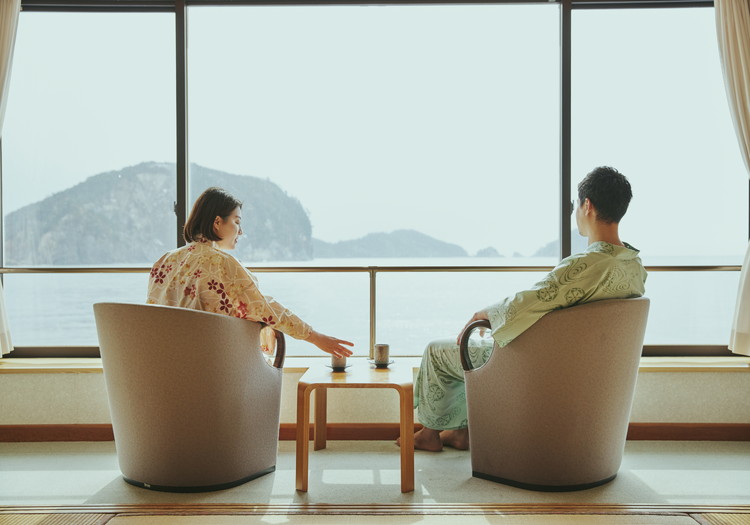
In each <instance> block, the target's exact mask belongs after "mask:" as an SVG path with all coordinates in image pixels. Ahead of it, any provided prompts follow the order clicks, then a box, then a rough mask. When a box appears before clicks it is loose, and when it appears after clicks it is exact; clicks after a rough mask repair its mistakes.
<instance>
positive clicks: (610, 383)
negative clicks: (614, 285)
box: [460, 298, 649, 491]
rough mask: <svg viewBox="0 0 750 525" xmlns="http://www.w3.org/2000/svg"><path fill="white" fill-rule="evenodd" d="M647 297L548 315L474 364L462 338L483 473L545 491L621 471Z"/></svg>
mask: <svg viewBox="0 0 750 525" xmlns="http://www.w3.org/2000/svg"><path fill="white" fill-rule="evenodd" d="M648 309H649V300H648V299H647V298H635V299H610V300H605V301H598V302H592V303H586V304H583V305H579V306H574V307H571V308H565V309H562V310H556V311H554V312H551V313H548V314H547V315H545V316H544V317H542V318H541V319H540V320H539V321H537V322H536V323H535V324H534V325H533V326H532V327H531V328H529V329H528V330H526V331H525V332H524V333H522V334H521V335H520V336H518V337H517V338H516V339H515V340H513V341H512V342H511V343H510V344H509V345H507V346H505V347H503V348H498V347H497V346H496V347H495V349H494V350H493V353H492V355H491V357H490V358H489V360H488V361H487V362H486V363H485V364H484V365H483V366H481V367H479V368H473V367H472V365H471V362H470V359H469V355H468V344H469V336H470V335H471V332H472V331H473V330H474V329H476V328H480V327H489V323H488V322H487V321H477V322H475V323H472V324H471V325H469V326H468V327H467V328H466V330H465V331H464V333H463V334H462V336H461V342H460V347H461V362H462V364H463V366H464V370H465V379H466V397H467V404H468V413H469V441H470V448H471V464H472V471H473V475H474V476H475V477H479V478H484V479H490V480H493V481H497V482H500V483H505V484H508V485H513V486H517V487H521V488H527V489H532V490H545V491H570V490H582V489H587V488H591V487H595V486H597V485H602V484H604V483H607V482H608V481H611V480H612V479H614V477H615V476H616V475H617V471H618V469H619V468H620V463H621V461H622V455H623V451H624V448H625V438H626V435H627V430H628V422H629V418H630V410H631V407H632V403H633V395H634V391H635V383H636V378H637V375H638V365H639V362H640V356H641V352H642V347H643V337H644V333H645V330H646V319H647V317H648Z"/></svg>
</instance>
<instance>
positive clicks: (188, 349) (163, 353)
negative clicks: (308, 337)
mask: <svg viewBox="0 0 750 525" xmlns="http://www.w3.org/2000/svg"><path fill="white" fill-rule="evenodd" d="M94 315H95V318H96V328H97V332H98V335H99V345H100V348H101V356H102V365H103V368H104V379H105V381H106V385H107V395H108V397H109V406H110V412H111V416H112V426H113V429H114V435H115V446H116V448H117V458H118V460H119V463H120V469H121V470H122V473H123V476H124V478H125V480H126V481H127V482H128V483H131V484H133V485H136V486H140V487H144V488H148V489H153V490H164V491H174V492H201V491H208V490H218V489H223V488H229V487H232V486H235V485H239V484H241V483H244V482H246V481H249V480H251V479H253V478H256V477H258V476H261V475H263V474H266V473H268V472H272V471H273V470H275V465H276V453H277V446H278V437H279V410H280V400H281V379H282V373H283V371H282V370H281V367H282V365H283V360H284V339H283V335H282V334H280V333H279V332H277V358H276V362H275V364H274V366H271V365H270V364H268V363H267V362H266V360H265V357H264V356H263V354H262V352H261V351H260V349H259V332H260V329H261V325H260V324H259V323H255V322H252V321H247V320H243V319H237V318H234V317H229V316H225V315H218V314H213V313H206V312H201V311H197V310H189V309H185V308H172V307H168V306H156V305H145V304H119V303H98V304H95V305H94Z"/></svg>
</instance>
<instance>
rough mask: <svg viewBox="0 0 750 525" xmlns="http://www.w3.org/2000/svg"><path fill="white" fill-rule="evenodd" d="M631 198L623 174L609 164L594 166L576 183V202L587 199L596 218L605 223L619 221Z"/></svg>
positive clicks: (628, 184)
mask: <svg viewBox="0 0 750 525" xmlns="http://www.w3.org/2000/svg"><path fill="white" fill-rule="evenodd" d="M632 198H633V191H632V190H631V189H630V183H629V182H628V179H626V178H625V175H623V174H622V173H620V172H619V171H617V170H616V169H614V168H610V167H609V166H600V167H598V168H594V169H593V170H592V171H591V173H589V174H588V175H586V176H585V177H584V178H583V180H582V181H581V182H580V183H579V184H578V202H579V203H580V204H583V202H584V201H585V200H586V199H588V200H589V201H591V204H593V205H594V208H595V209H596V217H597V220H600V221H603V222H606V223H613V222H614V223H619V222H620V219H622V217H623V215H625V212H626V211H628V204H630V199H632Z"/></svg>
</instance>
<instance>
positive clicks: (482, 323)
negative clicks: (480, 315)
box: [458, 319, 492, 372]
mask: <svg viewBox="0 0 750 525" xmlns="http://www.w3.org/2000/svg"><path fill="white" fill-rule="evenodd" d="M477 328H492V326H491V325H490V322H489V321H488V320H487V319H480V320H479V321H474V322H473V323H471V324H469V325H467V326H466V328H464V331H463V332H461V335H460V336H459V343H458V348H459V351H460V353H461V366H462V367H463V369H464V370H465V371H467V372H468V371H469V370H473V369H474V367H473V366H472V364H471V359H469V337H471V333H472V332H473V331H474V330H476V329H477Z"/></svg>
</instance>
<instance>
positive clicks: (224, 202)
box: [182, 187, 242, 242]
mask: <svg viewBox="0 0 750 525" xmlns="http://www.w3.org/2000/svg"><path fill="white" fill-rule="evenodd" d="M235 208H242V201H240V200H239V199H237V198H235V197H234V196H232V195H231V194H230V193H228V192H227V191H225V190H223V189H222V188H217V187H211V188H208V189H207V190H206V191H204V192H203V193H201V196H200V197H198V199H197V200H196V201H195V204H193V209H192V210H191V211H190V217H188V220H187V222H186V223H185V228H183V230H182V235H183V237H185V241H186V242H193V241H196V240H198V238H199V237H200V236H203V237H205V238H206V239H208V240H211V241H220V240H221V239H220V238H219V236H218V235H216V234H215V233H214V221H215V220H216V217H221V218H222V219H224V220H226V219H227V217H229V216H230V215H231V214H232V212H233V211H234V209H235Z"/></svg>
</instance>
